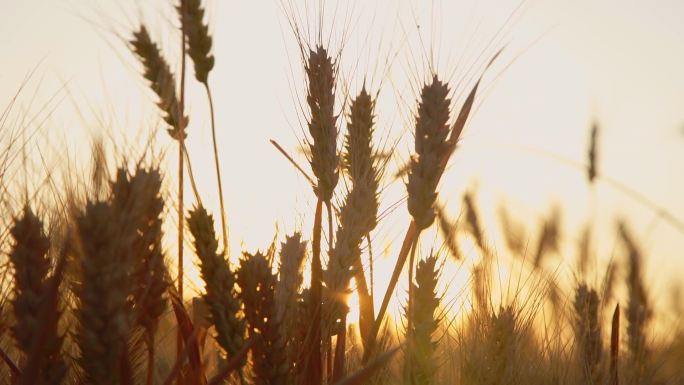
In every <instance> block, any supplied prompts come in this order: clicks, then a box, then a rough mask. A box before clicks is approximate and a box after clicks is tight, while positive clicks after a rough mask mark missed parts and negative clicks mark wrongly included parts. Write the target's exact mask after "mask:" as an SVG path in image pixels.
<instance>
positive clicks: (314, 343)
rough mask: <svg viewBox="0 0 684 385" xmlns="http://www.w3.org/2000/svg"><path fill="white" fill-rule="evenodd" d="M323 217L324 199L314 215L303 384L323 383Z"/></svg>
mask: <svg viewBox="0 0 684 385" xmlns="http://www.w3.org/2000/svg"><path fill="white" fill-rule="evenodd" d="M322 218H323V201H322V200H321V199H320V198H319V199H318V200H317V202H316V214H315V216H314V227H313V241H312V242H311V249H312V250H311V251H312V253H311V254H312V256H311V288H310V295H311V312H312V314H311V315H310V317H311V327H309V330H308V331H307V336H306V340H305V343H304V349H305V350H304V352H303V359H304V362H303V363H302V364H303V365H302V370H303V371H304V375H303V376H302V384H311V385H321V384H322V383H323V368H322V363H323V362H322V360H321V353H322V352H321V321H322V314H321V311H322V309H321V302H322V299H323V298H322V297H323V281H322V278H323V267H322V265H321V233H322V227H323V226H322Z"/></svg>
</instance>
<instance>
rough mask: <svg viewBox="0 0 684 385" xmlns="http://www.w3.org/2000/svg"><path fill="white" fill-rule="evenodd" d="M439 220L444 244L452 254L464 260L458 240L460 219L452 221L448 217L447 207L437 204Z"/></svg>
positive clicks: (455, 257)
mask: <svg viewBox="0 0 684 385" xmlns="http://www.w3.org/2000/svg"><path fill="white" fill-rule="evenodd" d="M436 208H437V210H436V212H437V220H438V221H439V222H438V223H439V231H440V233H441V234H442V239H444V245H445V246H446V248H447V250H448V251H449V255H451V256H452V257H453V258H454V259H456V260H462V259H463V254H462V253H461V250H460V247H459V246H458V242H457V240H456V236H457V234H458V227H459V226H458V221H451V220H450V219H449V218H448V217H447V213H446V208H444V206H437V207H436Z"/></svg>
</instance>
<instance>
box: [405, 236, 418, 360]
mask: <svg viewBox="0 0 684 385" xmlns="http://www.w3.org/2000/svg"><path fill="white" fill-rule="evenodd" d="M417 248H418V237H415V238H414V239H413V244H412V245H411V256H410V257H409V265H408V284H409V290H408V306H407V309H406V340H407V341H408V343H409V344H410V343H411V339H412V335H413V300H414V298H413V297H414V296H415V294H414V292H413V266H414V265H415V259H416V249H417ZM410 362H411V360H408V363H410Z"/></svg>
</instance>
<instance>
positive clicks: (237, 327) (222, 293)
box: [188, 206, 246, 357]
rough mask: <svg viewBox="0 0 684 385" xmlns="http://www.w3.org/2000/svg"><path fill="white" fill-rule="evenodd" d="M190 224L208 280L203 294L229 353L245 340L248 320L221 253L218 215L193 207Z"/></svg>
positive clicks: (230, 355) (203, 270) (225, 348)
mask: <svg viewBox="0 0 684 385" xmlns="http://www.w3.org/2000/svg"><path fill="white" fill-rule="evenodd" d="M188 227H189V229H190V233H191V234H192V236H193V238H194V246H195V252H196V254H197V257H198V258H199V260H200V264H199V267H200V275H201V277H202V280H203V281H204V284H205V293H204V295H203V296H202V297H203V298H204V302H205V303H206V304H207V306H208V307H209V313H210V321H211V323H212V324H213V325H214V327H215V328H216V333H217V337H216V340H217V342H218V343H219V345H220V346H221V347H222V348H223V350H225V351H226V353H227V354H228V356H229V357H232V356H233V355H235V354H236V353H237V352H238V351H239V350H240V348H241V347H242V346H243V344H244V338H245V328H246V325H245V321H244V320H243V319H242V316H241V315H240V310H241V309H240V308H241V304H240V301H239V300H238V294H237V290H236V288H235V276H234V275H233V273H232V272H231V271H230V265H229V263H228V261H227V260H226V258H225V256H223V255H222V254H218V252H217V250H218V241H217V239H216V233H215V231H214V219H213V218H212V216H211V215H210V214H209V213H207V211H206V210H205V209H204V207H202V206H200V207H197V208H195V209H194V210H191V211H190V215H189V216H188Z"/></svg>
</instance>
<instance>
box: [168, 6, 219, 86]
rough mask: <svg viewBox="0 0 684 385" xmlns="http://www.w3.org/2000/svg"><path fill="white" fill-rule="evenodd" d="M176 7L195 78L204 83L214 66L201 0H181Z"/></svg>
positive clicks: (209, 36) (210, 40)
mask: <svg viewBox="0 0 684 385" xmlns="http://www.w3.org/2000/svg"><path fill="white" fill-rule="evenodd" d="M176 9H177V11H178V13H179V14H180V17H181V22H182V23H183V30H184V32H185V38H186V42H187V50H188V55H190V58H191V59H192V62H193V63H194V64H195V78H196V79H197V81H199V82H200V83H206V82H207V80H208V77H209V72H211V70H212V69H213V68H214V55H212V54H211V44H212V39H211V35H209V26H208V25H207V24H205V23H204V8H203V7H202V1H201V0H183V1H181V2H180V3H179V5H178V6H176Z"/></svg>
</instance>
